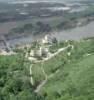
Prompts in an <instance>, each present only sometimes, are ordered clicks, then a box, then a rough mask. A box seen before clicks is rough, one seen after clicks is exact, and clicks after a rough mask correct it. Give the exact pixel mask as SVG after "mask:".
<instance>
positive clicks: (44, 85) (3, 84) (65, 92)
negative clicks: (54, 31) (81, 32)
mask: <svg viewBox="0 0 94 100" xmlns="http://www.w3.org/2000/svg"><path fill="white" fill-rule="evenodd" d="M64 44H65V45H64ZM69 44H70V45H72V47H69V48H67V49H65V50H64V51H62V52H60V53H59V54H57V55H55V56H54V57H52V58H51V59H48V60H47V61H44V62H37V63H30V62H29V61H28V60H27V59H26V58H25V55H24V53H22V52H19V54H17V55H11V56H0V100H94V38H88V39H83V40H80V41H68V42H66V43H65V42H63V43H62V42H61V43H60V45H59V44H58V46H57V48H56V46H53V47H52V50H54V49H56V51H57V49H59V48H64V46H65V47H66V45H69ZM69 53H70V55H68V54H69ZM31 65H32V75H31V74H30V66H31ZM31 77H33V79H34V85H32V84H31V83H30V78H31Z"/></svg>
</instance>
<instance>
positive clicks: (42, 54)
mask: <svg viewBox="0 0 94 100" xmlns="http://www.w3.org/2000/svg"><path fill="white" fill-rule="evenodd" d="M48 53H49V49H48V48H44V47H40V48H39V49H38V50H31V52H30V56H32V57H47V55H48Z"/></svg>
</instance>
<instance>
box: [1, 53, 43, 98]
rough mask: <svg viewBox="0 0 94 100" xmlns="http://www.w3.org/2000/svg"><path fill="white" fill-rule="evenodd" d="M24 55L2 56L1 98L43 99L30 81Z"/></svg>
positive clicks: (27, 63)
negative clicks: (34, 90)
mask: <svg viewBox="0 0 94 100" xmlns="http://www.w3.org/2000/svg"><path fill="white" fill-rule="evenodd" d="M28 66H29V62H27V61H26V60H25V59H24V57H23V55H20V56H19V55H16V56H0V100H42V98H41V97H39V96H37V95H36V94H35V93H33V86H32V85H31V84H30V82H29V74H28V70H27V69H28Z"/></svg>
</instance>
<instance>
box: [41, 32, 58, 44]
mask: <svg viewBox="0 0 94 100" xmlns="http://www.w3.org/2000/svg"><path fill="white" fill-rule="evenodd" d="M55 39H56V38H55V37H53V36H52V35H50V34H48V35H45V37H44V38H43V39H42V43H43V44H48V43H50V44H52V43H53V41H54V40H55Z"/></svg>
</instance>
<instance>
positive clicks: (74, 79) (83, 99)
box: [40, 55, 94, 100]
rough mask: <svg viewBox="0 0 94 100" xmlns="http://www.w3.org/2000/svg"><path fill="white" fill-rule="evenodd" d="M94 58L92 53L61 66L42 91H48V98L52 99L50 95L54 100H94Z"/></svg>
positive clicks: (48, 99)
mask: <svg viewBox="0 0 94 100" xmlns="http://www.w3.org/2000/svg"><path fill="white" fill-rule="evenodd" d="M93 59H94V55H91V56H88V57H85V58H84V59H83V60H80V61H78V62H76V63H72V64H69V65H67V66H65V67H64V68H61V70H60V71H59V73H58V74H57V75H56V76H54V77H53V78H52V79H50V80H49V81H48V82H47V84H46V85H45V86H44V87H43V89H42V90H41V92H40V93H43V94H44V93H47V98H46V100H50V99H51V97H50V96H53V97H54V100H94V96H93V93H94V61H93ZM43 94H42V95H43ZM56 94H57V95H56ZM56 98H58V99H56Z"/></svg>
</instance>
